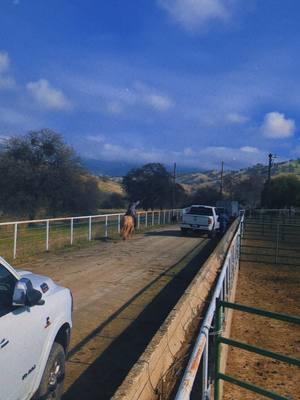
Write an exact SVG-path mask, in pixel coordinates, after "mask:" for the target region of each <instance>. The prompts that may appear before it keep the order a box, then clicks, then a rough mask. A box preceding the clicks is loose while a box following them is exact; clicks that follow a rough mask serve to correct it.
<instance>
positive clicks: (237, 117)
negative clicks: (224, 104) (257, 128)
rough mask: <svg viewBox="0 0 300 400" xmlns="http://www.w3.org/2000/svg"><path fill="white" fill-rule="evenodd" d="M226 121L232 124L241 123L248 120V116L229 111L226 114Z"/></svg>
mask: <svg viewBox="0 0 300 400" xmlns="http://www.w3.org/2000/svg"><path fill="white" fill-rule="evenodd" d="M227 121H228V122H230V123H232V124H236V125H242V124H244V123H245V122H247V121H249V118H248V117H246V116H245V115H242V114H239V113H229V114H228V115H227Z"/></svg>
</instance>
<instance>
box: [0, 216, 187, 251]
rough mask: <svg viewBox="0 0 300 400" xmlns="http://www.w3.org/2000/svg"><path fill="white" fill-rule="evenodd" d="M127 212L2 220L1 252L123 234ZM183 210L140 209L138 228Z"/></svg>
mask: <svg viewBox="0 0 300 400" xmlns="http://www.w3.org/2000/svg"><path fill="white" fill-rule="evenodd" d="M123 215H124V213H115V214H104V215H103V214H101V215H88V216H79V217H67V218H52V219H38V220H28V221H13V222H2V223H0V254H1V256H3V257H5V258H8V259H15V258H17V257H22V256H23V257H24V256H29V255H34V254H38V253H40V252H43V251H49V250H51V249H57V248H59V247H64V246H67V245H70V246H72V245H74V244H76V243H78V242H79V241H81V242H82V241H91V240H95V239H100V238H107V237H109V236H113V235H115V234H119V233H120V230H121V218H122V216H123ZM180 215H181V210H179V209H176V210H154V211H140V212H138V214H137V230H139V229H145V228H147V227H151V226H154V225H163V224H170V223H171V222H172V220H173V219H174V217H176V219H177V220H178V219H179V218H180Z"/></svg>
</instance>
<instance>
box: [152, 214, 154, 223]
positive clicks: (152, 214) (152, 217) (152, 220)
mask: <svg viewBox="0 0 300 400" xmlns="http://www.w3.org/2000/svg"><path fill="white" fill-rule="evenodd" d="M153 225H154V211H152V226H153Z"/></svg>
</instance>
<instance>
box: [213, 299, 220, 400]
mask: <svg viewBox="0 0 300 400" xmlns="http://www.w3.org/2000/svg"><path fill="white" fill-rule="evenodd" d="M219 302H220V299H217V300H216V324H215V326H216V332H215V334H216V355H215V385H214V386H215V387H214V400H220V380H219V376H218V375H219V369H220V364H221V343H220V341H219V337H220V336H221V329H222V307H221V306H220V304H219Z"/></svg>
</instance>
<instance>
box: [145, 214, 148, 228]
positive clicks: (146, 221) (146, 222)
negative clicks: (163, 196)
mask: <svg viewBox="0 0 300 400" xmlns="http://www.w3.org/2000/svg"><path fill="white" fill-rule="evenodd" d="M147 226H148V211H146V214H145V227H146V228H147Z"/></svg>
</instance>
